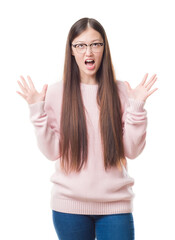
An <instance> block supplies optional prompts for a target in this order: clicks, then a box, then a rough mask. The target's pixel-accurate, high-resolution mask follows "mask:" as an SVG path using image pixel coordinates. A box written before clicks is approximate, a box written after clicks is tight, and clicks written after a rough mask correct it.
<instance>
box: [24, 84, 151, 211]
mask: <svg viewBox="0 0 175 240" xmlns="http://www.w3.org/2000/svg"><path fill="white" fill-rule="evenodd" d="M117 83H118V87H119V95H120V99H121V103H122V112H123V116H122V121H123V142H124V150H125V156H126V158H129V159H134V158H136V157H137V156H138V155H139V154H140V153H141V152H142V150H143V149H144V146H145V142H146V140H145V137H146V127H147V112H146V110H145V109H144V104H145V102H143V101H139V100H134V99H131V98H128V96H127V92H126V87H125V84H124V82H122V81H118V80H117ZM80 86H81V92H82V97H83V102H84V104H85V107H86V109H87V111H88V115H86V120H87V129H88V133H89V136H90V137H89V139H88V140H89V150H88V151H89V153H88V157H89V158H88V164H87V167H86V168H85V169H83V170H81V172H80V173H75V172H74V173H71V174H69V175H68V176H66V175H65V174H64V173H63V172H62V171H61V170H60V161H59V158H58V156H59V148H58V146H59V125H60V112H61V104H62V93H63V81H59V82H56V83H53V84H51V85H50V86H49V87H48V89H47V93H46V98H45V101H41V102H37V103H34V104H30V105H28V106H29V110H30V120H31V122H32V124H33V126H34V130H35V135H36V138H37V144H38V147H39V149H40V151H41V152H42V153H43V154H44V156H45V157H46V158H47V159H49V160H51V161H55V172H54V174H53V175H52V176H51V179H50V180H51V182H52V183H53V187H52V192H51V202H50V206H51V209H53V210H55V211H60V212H65V213H75V214H92V215H98V214H103V215H105V214H114V213H129V212H132V211H133V198H134V193H133V191H132V186H133V184H134V179H133V178H131V177H130V176H129V174H128V172H127V165H126V167H125V166H124V165H122V171H119V170H118V169H117V168H115V167H113V168H111V169H110V170H108V171H107V172H105V169H104V167H103V157H102V146H101V139H100V135H99V131H98V118H99V110H98V107H97V101H96V94H97V89H98V85H89V84H85V83H80Z"/></svg>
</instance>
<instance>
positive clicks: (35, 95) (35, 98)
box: [16, 76, 48, 104]
mask: <svg viewBox="0 0 175 240" xmlns="http://www.w3.org/2000/svg"><path fill="white" fill-rule="evenodd" d="M20 77H21V80H22V82H23V85H22V83H21V82H20V81H17V82H18V84H19V86H20V88H21V90H22V91H23V93H21V92H18V91H16V92H17V93H18V94H19V95H20V96H22V97H23V98H24V99H25V100H26V101H27V102H28V104H32V103H36V102H40V101H44V100H45V96H46V92H47V87H48V85H47V84H45V85H44V86H43V89H42V91H41V92H40V93H39V92H37V90H36V89H35V86H34V84H33V82H32V79H31V78H30V76H27V78H28V81H29V86H28V84H27V82H26V81H25V79H24V77H23V76H20Z"/></svg>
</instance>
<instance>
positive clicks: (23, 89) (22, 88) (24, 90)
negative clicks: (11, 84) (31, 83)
mask: <svg viewBox="0 0 175 240" xmlns="http://www.w3.org/2000/svg"><path fill="white" fill-rule="evenodd" d="M17 82H18V84H19V86H20V88H21V90H22V91H23V92H24V93H27V91H26V89H25V88H24V87H23V85H22V84H21V82H20V81H17Z"/></svg>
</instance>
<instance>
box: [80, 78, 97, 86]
mask: <svg viewBox="0 0 175 240" xmlns="http://www.w3.org/2000/svg"><path fill="white" fill-rule="evenodd" d="M81 82H82V83H85V84H91V85H94V84H97V81H96V79H95V78H94V77H86V78H81Z"/></svg>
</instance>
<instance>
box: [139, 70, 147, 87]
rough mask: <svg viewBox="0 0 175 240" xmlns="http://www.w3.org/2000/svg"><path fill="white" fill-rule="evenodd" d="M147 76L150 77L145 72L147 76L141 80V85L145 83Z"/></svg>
mask: <svg viewBox="0 0 175 240" xmlns="http://www.w3.org/2000/svg"><path fill="white" fill-rule="evenodd" d="M147 77H148V73H146V74H145V76H144V78H143V80H142V81H141V83H140V85H144V83H145V81H146V79H147Z"/></svg>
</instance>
